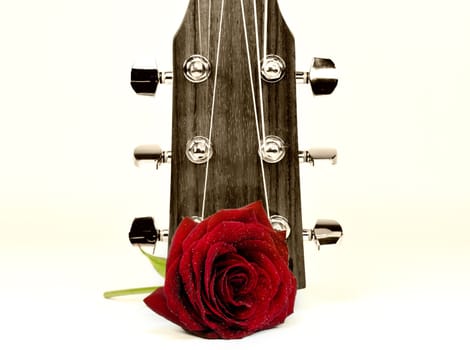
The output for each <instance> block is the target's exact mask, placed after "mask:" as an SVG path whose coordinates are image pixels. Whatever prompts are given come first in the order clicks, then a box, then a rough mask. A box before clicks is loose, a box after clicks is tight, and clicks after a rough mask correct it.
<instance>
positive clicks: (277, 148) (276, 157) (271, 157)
mask: <svg viewBox="0 0 470 350" xmlns="http://www.w3.org/2000/svg"><path fill="white" fill-rule="evenodd" d="M259 153H260V155H261V158H263V160H264V161H265V162H266V163H272V164H273V163H278V162H280V161H281V160H282V159H283V158H284V156H285V155H286V146H285V143H284V140H283V139H281V138H280V137H278V136H273V135H270V136H266V138H265V140H264V141H263V143H262V144H261V148H260V150H259Z"/></svg>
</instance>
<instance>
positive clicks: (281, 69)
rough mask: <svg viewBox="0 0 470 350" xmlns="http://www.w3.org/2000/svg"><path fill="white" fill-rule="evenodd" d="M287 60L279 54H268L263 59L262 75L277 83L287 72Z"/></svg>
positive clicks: (267, 79)
mask: <svg viewBox="0 0 470 350" xmlns="http://www.w3.org/2000/svg"><path fill="white" fill-rule="evenodd" d="M286 67H287V66H286V62H285V61H284V60H283V59H282V58H281V57H279V56H277V55H267V56H266V57H265V58H263V59H262V60H261V75H262V77H263V80H264V81H266V82H268V83H277V82H278V81H280V80H282V78H284V76H285V74H286Z"/></svg>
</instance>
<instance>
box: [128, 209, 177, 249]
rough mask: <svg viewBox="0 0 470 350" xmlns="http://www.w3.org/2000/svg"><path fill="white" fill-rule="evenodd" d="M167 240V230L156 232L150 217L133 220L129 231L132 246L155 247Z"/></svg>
mask: <svg viewBox="0 0 470 350" xmlns="http://www.w3.org/2000/svg"><path fill="white" fill-rule="evenodd" d="M166 239H168V230H157V229H156V228H155V223H154V221H153V218H152V217H151V216H146V217H140V218H135V219H134V221H133V222H132V226H131V230H130V231H129V241H130V242H131V244H132V245H155V244H156V243H157V242H158V241H164V240H166Z"/></svg>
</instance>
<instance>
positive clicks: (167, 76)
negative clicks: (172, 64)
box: [158, 72, 173, 85]
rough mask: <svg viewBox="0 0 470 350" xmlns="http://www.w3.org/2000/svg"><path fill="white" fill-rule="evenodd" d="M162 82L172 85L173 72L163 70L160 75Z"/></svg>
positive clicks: (159, 78)
mask: <svg viewBox="0 0 470 350" xmlns="http://www.w3.org/2000/svg"><path fill="white" fill-rule="evenodd" d="M158 80H159V82H160V84H167V85H171V84H172V83H173V72H162V73H160V74H159V76H158Z"/></svg>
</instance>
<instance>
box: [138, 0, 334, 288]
mask: <svg viewBox="0 0 470 350" xmlns="http://www.w3.org/2000/svg"><path fill="white" fill-rule="evenodd" d="M334 68H335V67H334V64H333V62H332V61H331V60H329V59H315V60H314V61H313V64H312V67H311V70H310V71H309V72H306V73H304V72H296V69H295V45H294V38H293V36H292V34H291V32H290V31H289V28H288V27H287V25H286V23H285V21H284V19H283V17H282V15H281V13H280V10H279V6H278V3H277V1H276V0H264V1H263V0H258V1H253V0H250V1H249V0H240V1H236V0H231V1H229V0H221V1H217V2H216V1H211V0H191V1H190V3H189V6H188V9H187V12H186V15H185V17H184V19H183V22H182V24H181V27H180V28H179V30H178V32H177V33H176V35H175V38H174V44H173V71H172V72H166V73H161V72H159V71H158V70H157V69H138V68H135V69H133V71H132V77H131V84H132V86H133V88H134V90H135V91H136V92H138V93H143V94H153V93H155V90H156V88H157V85H158V84H159V83H163V82H172V84H173V118H172V130H173V132H172V147H171V151H167V152H164V151H162V150H161V148H159V147H139V148H137V149H136V150H135V153H134V155H135V158H136V159H137V160H144V159H152V160H154V161H156V162H157V165H158V164H160V163H164V162H169V161H170V160H171V190H170V193H171V198H170V227H169V229H168V236H169V241H170V242H171V239H172V235H173V233H174V232H175V229H176V227H177V226H178V224H179V223H180V222H181V220H182V218H183V217H186V216H189V217H193V218H196V219H203V218H205V217H207V216H209V215H211V214H213V213H215V212H216V211H218V210H220V209H224V208H238V207H242V206H245V205H247V204H249V203H252V202H254V201H258V200H261V201H263V203H264V207H265V210H266V212H267V213H268V215H269V216H270V217H271V221H272V223H273V226H274V228H276V229H280V230H286V231H287V234H288V237H287V243H288V247H289V266H290V268H291V269H292V271H293V272H294V274H295V276H296V278H297V283H298V288H303V287H305V268H304V249H303V240H304V236H307V237H309V238H310V239H315V240H316V241H317V242H320V243H322V242H323V243H335V242H336V241H337V240H338V239H339V237H341V234H342V232H341V227H340V226H339V224H337V223H336V222H334V221H331V222H326V221H322V222H321V223H320V224H319V225H318V226H317V227H316V228H315V229H312V230H304V229H303V227H302V214H301V213H302V210H301V192H300V178H299V163H300V162H312V163H313V161H314V159H331V160H333V161H334V160H336V151H335V150H333V149H326V150H323V151H318V150H309V151H299V149H298V136H297V114H296V111H297V107H296V84H297V83H310V84H311V86H312V90H313V92H314V94H329V93H331V92H332V91H333V90H334V88H335V87H336V84H337V79H336V78H335V77H334V76H333V75H332V74H331V72H334ZM146 220H147V219H146ZM147 222H148V220H147ZM136 226H138V225H137V224H136ZM146 230H147V231H148V228H145V229H142V228H140V229H134V230H131V240H132V238H133V239H134V241H136V237H139V238H140V239H141V241H140V243H142V242H145V241H155V240H156V239H157V238H158V237H157V233H160V231H154V230H153V229H151V230H150V231H148V232H147V231H146ZM143 232H147V233H146V234H147V236H145V234H143ZM149 232H150V233H149ZM139 235H140V236H139Z"/></svg>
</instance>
